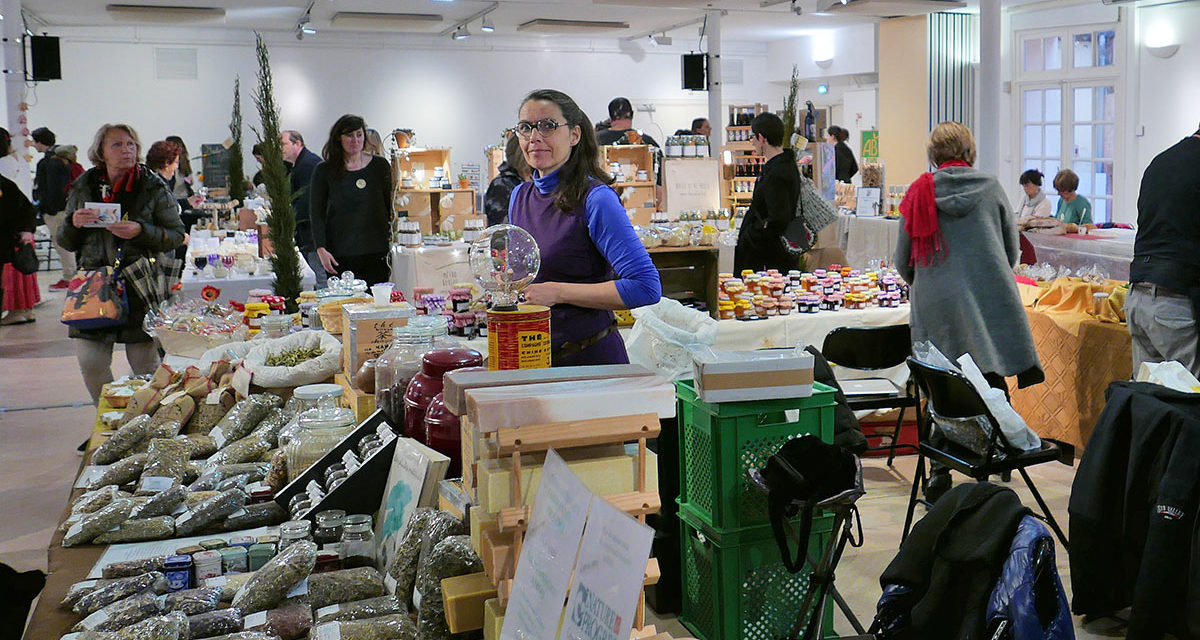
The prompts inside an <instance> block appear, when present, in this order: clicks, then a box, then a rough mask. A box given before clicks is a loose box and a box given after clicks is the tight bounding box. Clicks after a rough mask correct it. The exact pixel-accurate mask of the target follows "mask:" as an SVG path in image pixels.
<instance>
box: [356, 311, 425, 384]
mask: <svg viewBox="0 0 1200 640" xmlns="http://www.w3.org/2000/svg"><path fill="white" fill-rule="evenodd" d="M415 315H417V310H416V309H414V308H413V307H412V305H410V304H408V303H407V302H393V303H392V304H389V305H387V306H383V307H380V306H376V305H375V304H374V303H365V304H348V305H344V306H343V307H342V370H343V371H345V372H346V376H347V377H349V378H351V379H353V378H354V374H355V373H358V368H359V367H361V366H362V363H363V361H364V360H367V359H370V358H374V357H376V356H378V355H379V354H381V353H383V352H384V351H387V348H388V346H390V345H391V344H392V329H393V328H395V327H403V326H405V325H407V324H408V319H409V318H411V317H413V316H415Z"/></svg>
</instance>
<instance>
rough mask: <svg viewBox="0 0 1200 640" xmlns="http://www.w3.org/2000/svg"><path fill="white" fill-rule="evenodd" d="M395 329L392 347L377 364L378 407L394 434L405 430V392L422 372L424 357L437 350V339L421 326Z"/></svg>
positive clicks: (416, 322)
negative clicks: (414, 377) (435, 345)
mask: <svg viewBox="0 0 1200 640" xmlns="http://www.w3.org/2000/svg"><path fill="white" fill-rule="evenodd" d="M421 320H423V318H422V317H421V316H418V317H416V318H412V319H410V320H409V323H408V326H405V327H396V328H394V329H392V345H391V346H390V347H388V350H387V351H384V352H383V354H382V355H380V356H379V358H377V359H376V361H375V406H376V407H378V408H379V409H380V410H382V411H383V415H384V417H385V418H387V421H388V424H390V425H391V426H392V430H393V431H396V432H399V431H401V430H402V429H403V428H404V391H405V389H407V388H408V382H409V380H412V377H413V376H414V375H416V373H417V372H418V371H420V370H421V356H423V355H425V353H426V352H427V351H429V350H430V349H433V339H434V337H433V335H432V334H431V333H430V332H429V331H428V330H427V329H426V328H425V327H426V325H425V324H423V323H422V322H420V321H421Z"/></svg>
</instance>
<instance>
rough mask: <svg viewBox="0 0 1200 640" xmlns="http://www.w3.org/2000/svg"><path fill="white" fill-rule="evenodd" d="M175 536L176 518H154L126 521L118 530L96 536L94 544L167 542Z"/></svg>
mask: <svg viewBox="0 0 1200 640" xmlns="http://www.w3.org/2000/svg"><path fill="white" fill-rule="evenodd" d="M174 536H175V518H174V517H172V516H155V517H153V518H137V519H130V520H126V521H125V522H122V523H121V524H120V525H119V526H118V527H117V528H116V529H114V530H110V531H105V532H104V533H102V534H100V535H98V536H96V538H95V539H94V540H92V542H93V543H94V544H120V543H123V542H145V541H146V540H165V539H167V538H172V537H174Z"/></svg>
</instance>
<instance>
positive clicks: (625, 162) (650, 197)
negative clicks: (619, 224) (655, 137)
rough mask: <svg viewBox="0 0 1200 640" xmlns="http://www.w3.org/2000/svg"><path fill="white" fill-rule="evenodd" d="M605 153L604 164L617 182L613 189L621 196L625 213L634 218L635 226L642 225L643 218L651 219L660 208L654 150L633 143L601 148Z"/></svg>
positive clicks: (647, 146)
mask: <svg viewBox="0 0 1200 640" xmlns="http://www.w3.org/2000/svg"><path fill="white" fill-rule="evenodd" d="M601 150H602V151H603V153H604V165H605V166H606V167H608V169H609V172H610V173H612V174H613V177H614V178H615V179H616V180H617V181H616V182H614V183H613V185H612V187H613V189H614V190H616V192H617V195H618V196H620V198H621V204H622V205H624V206H625V210H626V211H628V212H630V215H632V216H633V219H634V224H638V222H637V221H638V220H640V219H648V218H649V214H650V213H652V212H654V211H656V210H657V209H658V205H657V202H656V201H657V199H658V193H657V190H656V189H655V181H656V179H657V175H658V174H657V170H656V169H655V162H654V153H655V150H654V148H653V147H651V146H649V145H644V144H632V145H608V146H604V147H601Z"/></svg>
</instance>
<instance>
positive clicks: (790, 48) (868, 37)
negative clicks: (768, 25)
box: [767, 24, 876, 94]
mask: <svg viewBox="0 0 1200 640" xmlns="http://www.w3.org/2000/svg"><path fill="white" fill-rule="evenodd" d="M814 31H820V33H814V34H812V35H806V36H801V37H799V38H792V39H790V40H778V41H775V42H772V43H771V44H770V62H769V64H768V68H767V76H768V78H767V79H768V80H770V81H772V82H783V83H787V82H788V81H789V80H791V78H792V65H793V64H795V65H798V66H799V70H800V77H801V78H829V77H833V76H844V75H849V74H856V73H875V46H876V26H875V25H873V24H859V25H852V26H846V27H841V28H838V29H827V30H814ZM826 38H832V42H829V43H828V44H829V45H830V46H831V47H832V53H833V62H832V63H831V64H830V65H829V68H828V69H822V68H821V67H818V66H817V64H816V63H815V62H814V61H813V48H814V46H818V47H819V46H821V43H820V40H822V39H826ZM784 93H785V94H786V89H785V92H784Z"/></svg>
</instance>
